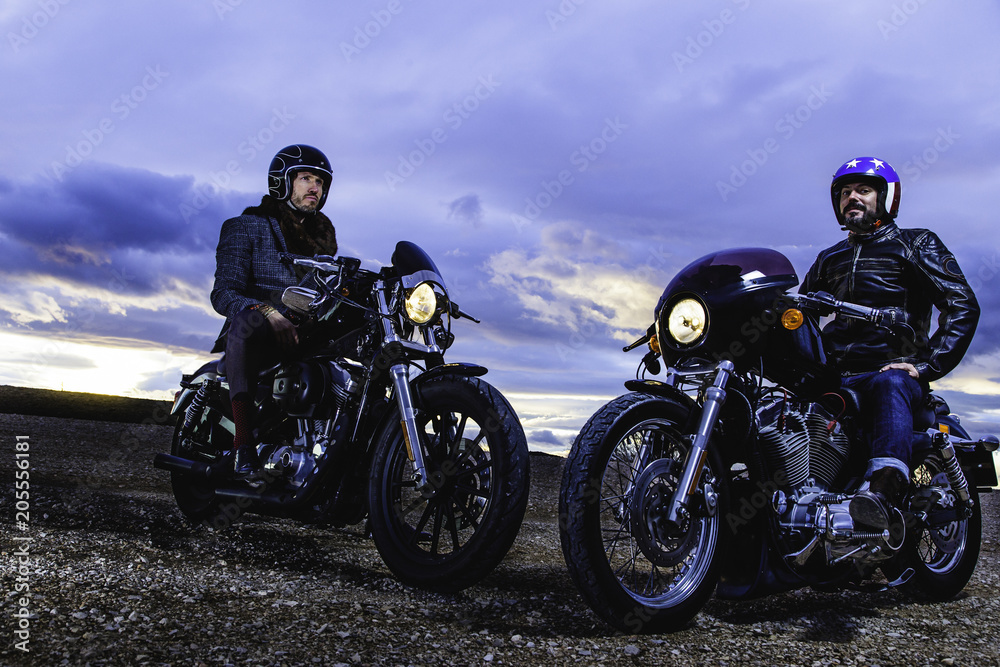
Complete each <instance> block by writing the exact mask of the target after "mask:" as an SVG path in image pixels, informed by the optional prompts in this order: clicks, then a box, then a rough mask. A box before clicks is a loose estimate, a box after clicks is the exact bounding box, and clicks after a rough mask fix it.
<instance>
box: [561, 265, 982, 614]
mask: <svg viewBox="0 0 1000 667" xmlns="http://www.w3.org/2000/svg"><path fill="white" fill-rule="evenodd" d="M798 282H799V281H798V278H797V276H796V275H795V271H794V269H793V268H792V265H791V263H790V262H789V261H788V260H787V259H786V258H785V257H784V256H783V255H781V254H780V253H778V252H776V251H773V250H769V249H738V250H728V251H722V252H717V253H713V254H710V255H708V256H706V257H703V258H701V259H699V260H697V261H695V262H693V263H692V264H690V265H689V266H687V267H686V268H684V269H683V270H682V271H681V272H680V273H679V274H678V275H677V276H676V277H675V278H674V279H673V280H672V281H671V282H670V284H669V285H668V286H667V288H666V290H665V291H664V293H663V296H662V297H661V299H660V301H659V303H658V304H657V307H656V311H655V314H654V316H655V322H654V324H653V325H651V326H650V327H649V329H648V330H647V332H646V334H645V335H644V336H642V337H641V338H640V339H639V340H637V341H635V342H634V343H633V344H631V345H629V346H627V347H626V348H625V351H628V350H631V349H635V348H637V347H639V346H641V345H645V344H648V346H649V351H648V352H647V354H646V355H645V357H644V359H643V361H642V363H641V364H640V367H639V368H640V371H639V373H637V379H635V380H632V381H629V382H626V383H625V386H626V388H627V389H629V390H630V393H627V394H625V395H623V396H621V397H619V398H617V399H615V400H613V401H611V402H610V403H608V404H607V405H605V406H604V407H602V408H601V409H600V410H598V411H597V413H596V414H594V415H593V416H592V417H591V419H590V420H589V421H588V422H587V424H586V425H585V426H584V428H583V429H582V431H581V432H580V434H579V436H578V437H577V439H576V441H575V442H574V444H573V447H572V450H571V452H570V454H569V457H568V459H567V462H566V466H565V471H564V477H563V481H562V490H561V496H560V519H561V521H560V532H561V542H562V549H563V554H564V556H565V559H566V563H567V565H568V567H569V571H570V574H571V576H572V579H573V581H574V582H575V583H576V585H577V586H578V588H579V589H580V591H581V593H582V595H583V597H584V599H585V600H586V602H587V603H588V604H589V605H590V607H591V608H592V609H593V610H594V611H595V612H596V613H597V614H598V615H599V616H600V617H601V618H602V619H604V620H605V621H606V622H608V623H609V624H611V625H612V626H614V627H616V628H618V629H620V630H623V631H625V632H629V633H645V632H663V631H672V630H675V629H678V628H680V627H682V626H683V625H685V624H686V623H687V622H688V621H689V620H690V619H691V618H692V617H694V616H695V615H696V614H697V613H698V612H699V610H700V609H701V608H702V607H703V606H704V604H705V603H706V601H707V600H708V599H709V597H710V596H711V595H712V594H713V592H715V594H716V596H717V597H718V598H723V599H737V600H739V599H749V598H754V597H759V596H763V595H768V594H772V593H778V592H782V591H788V590H792V589H797V588H802V587H813V588H817V589H824V590H827V589H831V588H833V589H842V588H862V589H865V590H868V589H872V588H876V589H881V588H888V587H894V586H903V587H904V589H908V590H909V591H911V592H913V593H915V594H917V595H918V596H922V597H925V598H929V599H933V600H946V599H950V598H952V597H954V596H955V595H957V594H958V593H959V592H960V591H961V590H962V589H963V588H964V587H965V585H966V583H967V582H968V581H969V579H970V577H971V576H972V573H973V570H974V569H975V567H976V563H977V560H978V557H979V549H980V539H981V536H982V515H981V511H980V504H979V494H980V493H983V492H987V491H990V490H991V489H992V488H993V487H995V486H996V485H997V475H996V468H995V464H994V460H993V455H992V452H993V451H995V450H996V448H997V438H996V437H994V436H986V437H984V438H981V439H978V440H974V439H973V438H971V437H970V436H969V434H968V433H967V432H966V431H965V430H964V429H963V428H962V426H961V425H960V424H959V420H958V418H957V417H955V416H953V415H951V414H949V410H948V408H947V406H946V404H945V403H944V401H943V400H942V399H940V398H939V397H937V396H935V395H933V394H931V396H930V398H929V399H928V401H927V403H926V404H925V405H923V406H922V408H921V410H920V414H917V415H915V429H916V431H915V432H914V436H913V454H912V460H911V462H910V465H911V475H910V484H909V488H908V490H907V492H906V495H905V500H904V502H903V505H902V507H901V508H899V510H898V516H896V517H894V519H896V520H895V521H894V522H893V523H892V524H891V527H892V529H891V530H884V531H875V530H871V529H866V527H864V526H855V525H854V522H853V521H852V518H851V515H850V512H849V509H848V508H849V504H850V502H851V499H852V497H853V496H854V494H855V493H856V492H857V491H858V489H859V487H860V486H861V484H862V482H863V476H864V473H865V469H866V464H867V461H868V458H869V453H868V449H867V446H866V445H865V444H864V442H863V441H862V440H861V438H860V424H859V410H860V406H859V404H858V397H857V396H856V395H855V394H854V393H853V392H852V391H850V390H848V389H844V388H841V387H840V379H839V376H838V375H837V374H836V372H835V371H834V370H833V369H832V368H831V367H830V365H828V364H827V363H826V359H825V357H824V354H823V345H822V339H821V336H820V319H821V318H822V317H824V316H829V315H835V316H836V317H846V318H859V319H863V320H867V321H869V322H873V323H875V324H876V325H878V326H884V327H887V328H888V329H889V331H890V332H891V333H892V334H893V335H894V336H895V337H896V339H898V340H900V341H904V342H905V340H906V339H907V336H908V334H912V330H909V331H907V327H906V325H905V324H902V323H901V322H900V319H901V318H900V313H899V312H897V311H892V310H875V309H871V308H866V307H863V306H858V305H854V304H849V303H843V302H839V301H837V300H835V299H834V298H833V297H832V296H831V295H829V294H824V293H817V294H807V295H802V294H795V293H792V292H790V291H789V290H791V289H792V288H793V287H795V286H796V285H797V284H798ZM901 344H903V343H901ZM661 358H662V360H663V361H665V362H666V365H667V368H666V372H665V379H663V380H658V379H653V378H650V377H647V372H649V373H651V374H652V375H657V374H659V373H660V360H661ZM879 570H881V572H882V575H879V572H878V571H879Z"/></svg>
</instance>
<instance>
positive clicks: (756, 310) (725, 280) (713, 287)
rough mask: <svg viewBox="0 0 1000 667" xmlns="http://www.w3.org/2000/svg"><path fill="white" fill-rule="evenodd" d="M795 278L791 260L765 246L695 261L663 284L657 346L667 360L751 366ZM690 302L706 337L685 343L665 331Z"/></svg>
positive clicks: (657, 307)
mask: <svg viewBox="0 0 1000 667" xmlns="http://www.w3.org/2000/svg"><path fill="white" fill-rule="evenodd" d="M798 282H799V280H798V277H797V276H796V274H795V269H794V267H793V266H792V264H791V262H789V261H788V259H787V258H786V257H785V256H784V255H782V254H781V253H779V252H777V251H775V250H771V249H769V248H737V249H732V250H722V251H719V252H714V253H711V254H709V255H705V256H704V257H702V258H700V259H698V260H695V261H694V262H692V263H691V264H689V265H688V266H686V267H685V268H683V269H682V270H681V271H680V272H678V274H677V275H676V276H675V277H674V279H673V280H671V281H670V283H669V284H668V285H667V288H666V289H665V290H664V291H663V295H662V296H661V297H660V300H659V302H658V303H657V305H656V312H655V317H656V321H657V331H658V336H659V340H660V347H661V349H662V350H663V353H664V357H665V358H666V359H667V361H668V362H672V361H673V360H676V359H679V358H683V357H686V356H697V357H702V358H706V359H731V360H733V361H734V362H736V363H737V366H741V365H744V366H745V365H748V364H755V362H756V360H757V359H758V358H759V356H760V349H761V345H762V343H763V339H764V338H765V333H766V332H767V330H768V329H769V328H770V326H771V325H773V324H774V322H775V320H774V319H772V318H773V316H774V311H775V309H776V307H777V305H778V303H779V302H780V300H781V296H782V295H783V294H784V293H785V292H787V291H788V290H790V289H791V288H793V287H795V286H796V285H797V284H798ZM686 298H693V299H695V300H696V301H698V302H700V303H701V304H702V305H703V306H704V309H705V311H706V315H707V318H706V319H707V326H706V334H705V335H704V336H703V337H702V338H701V339H699V340H697V341H695V342H694V343H692V344H690V345H682V344H679V343H678V342H677V341H676V340H674V339H673V338H672V337H671V336H670V335H669V334H668V333H667V323H666V321H665V319H666V317H667V315H668V314H669V312H670V310H671V309H672V307H673V306H674V304H676V303H677V302H679V301H681V300H683V299H686Z"/></svg>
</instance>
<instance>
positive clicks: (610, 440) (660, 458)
mask: <svg viewBox="0 0 1000 667" xmlns="http://www.w3.org/2000/svg"><path fill="white" fill-rule="evenodd" d="M688 417H689V410H688V408H686V407H684V406H681V405H678V404H677V403H675V402H672V401H668V400H665V399H661V398H656V397H653V396H649V395H645V394H627V395H625V396H622V397H620V398H618V399H616V400H614V401H612V402H611V403H608V404H607V405H605V406H604V407H603V408H601V410H599V411H598V412H597V413H596V414H595V415H594V416H593V417H591V419H590V421H589V422H588V423H587V425H586V426H584V428H583V430H582V431H581V432H580V435H579V436H578V437H577V440H576V442H575V443H574V445H573V449H572V451H571V452H570V456H569V459H568V460H567V462H566V469H565V472H564V475H563V486H562V494H561V498H560V517H561V519H562V521H561V522H560V526H561V531H560V537H561V540H562V548H563V555H564V557H565V559H566V564H567V566H568V567H569V570H570V574H571V576H572V578H573V580H574V582H575V583H576V585H577V586H578V587H579V589H580V592H581V593H582V594H583V597H584V599H585V600H586V601H587V603H588V604H589V605H590V607H591V608H592V609H593V610H594V611H595V612H597V614H598V615H599V616H601V617H602V618H603V619H604V620H605V621H607V622H608V623H610V624H611V625H613V626H615V627H616V628H618V629H620V630H622V631H624V632H629V633H647V632H664V631H672V630H676V629H678V628H680V627H682V626H683V625H684V624H686V623H687V622H688V621H689V620H690V619H691V618H692V617H693V616H694V615H695V614H697V613H698V611H699V610H700V609H701V608H702V606H703V605H704V604H705V602H706V601H707V600H708V598H709V597H710V596H711V595H712V592H713V591H714V590H715V585H716V583H717V582H718V578H719V568H720V567H721V564H722V551H723V543H724V541H725V530H724V526H723V524H722V521H723V517H724V516H725V513H726V511H727V508H728V487H727V484H726V480H725V477H724V475H723V474H722V470H721V464H720V463H719V462H718V460H717V457H714V456H709V457H708V458H707V460H706V462H705V464H704V466H703V469H702V471H701V476H700V482H699V485H698V487H697V490H696V492H695V494H694V496H692V498H691V499H690V502H689V504H688V507H687V511H686V512H683V513H682V515H681V516H680V517H679V518H678V520H677V521H670V520H669V517H668V509H669V503H670V499H671V498H672V497H673V494H674V491H675V490H676V489H677V485H678V482H679V479H680V476H681V474H682V470H683V464H684V460H685V457H686V455H687V451H688V449H689V447H690V445H689V441H688V440H687V439H686V438H685V437H684V436H683V433H684V432H685V430H686V429H685V427H686V426H687V422H688Z"/></svg>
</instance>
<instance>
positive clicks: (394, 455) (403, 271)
mask: <svg viewBox="0 0 1000 667" xmlns="http://www.w3.org/2000/svg"><path fill="white" fill-rule="evenodd" d="M285 260H286V261H290V262H293V263H294V264H296V265H298V266H301V267H305V268H306V269H307V270H308V274H307V275H306V277H305V278H304V279H303V281H302V283H301V284H300V285H299V286H296V287H291V288H288V289H287V290H286V291H285V293H284V295H283V297H282V301H283V303H284V305H285V312H286V313H287V315H288V317H289V318H290V319H292V320H293V321H294V322H296V324H297V327H298V332H299V340H300V343H299V345H298V346H297V349H296V352H295V353H294V356H290V357H287V358H285V359H283V360H282V361H280V362H279V363H276V364H275V365H274V366H273V367H271V368H268V369H266V370H264V371H263V372H261V373H260V377H259V380H258V385H257V395H256V400H255V404H256V410H257V414H256V418H255V435H256V436H257V437H256V440H257V442H259V443H260V444H259V445H258V447H257V450H258V454H259V457H260V460H261V461H262V462H263V471H262V477H263V482H264V484H263V487H262V488H255V487H258V486H260V485H258V484H255V485H252V486H251V485H248V484H247V483H246V481H241V480H239V479H236V478H234V476H233V461H232V452H231V450H232V442H233V433H234V426H233V421H232V413H231V409H232V408H231V404H230V401H229V390H228V383H227V380H226V368H225V357H224V356H223V357H222V358H221V359H217V360H214V361H211V362H209V363H207V364H205V365H204V366H202V367H201V368H200V369H199V370H198V371H197V372H195V373H194V374H192V375H186V376H185V377H184V378H183V380H182V382H181V390H180V391H179V392H178V393H177V397H176V400H175V402H174V406H173V414H175V415H177V425H176V430H175V433H174V439H173V445H172V448H171V452H170V454H159V455H157V457H156V459H155V461H154V465H155V466H156V467H158V468H161V469H164V470H168V471H170V473H171V482H172V486H173V491H174V496H175V498H176V500H177V504H178V506H179V507H180V510H181V512H182V513H183V514H184V515H186V517H187V518H188V519H190V520H191V521H193V522H196V523H199V524H207V525H209V526H212V527H216V528H222V527H225V526H227V525H229V524H230V523H231V522H232V521H233V520H235V519H236V518H238V517H239V516H240V515H241V514H242V513H244V512H252V513H257V514H262V515H269V516H275V517H289V518H292V519H297V520H300V521H303V522H311V523H321V524H328V525H332V526H337V527H340V526H344V525H348V524H359V523H361V522H363V521H365V519H366V518H367V522H368V529H369V530H370V531H371V535H372V537H373V539H374V541H375V544H376V546H377V547H378V550H379V553H380V554H381V556H382V558H383V560H384V561H385V563H386V565H388V567H389V568H390V569H391V570H392V572H393V573H394V574H395V575H396V576H397V577H398V578H399V579H401V580H402V581H403V582H405V583H407V584H409V585H413V586H417V587H421V588H425V589H429V590H434V591H440V592H449V591H457V590H461V589H463V588H465V587H468V586H470V585H472V584H474V583H476V582H477V581H479V580H481V579H482V578H483V577H485V576H486V575H487V574H489V573H490V572H491V571H492V570H493V569H494V568H495V567H496V565H497V564H498V563H499V562H500V561H501V560H502V559H503V557H504V556H505V555H506V553H507V551H508V550H509V549H510V546H511V544H512V543H513V541H514V538H515V537H516V535H517V532H518V530H519V528H520V524H521V521H522V519H523V516H524V511H525V508H526V506H527V497H528V451H527V443H526V441H525V437H524V432H523V430H522V428H521V425H520V422H519V421H518V418H517V415H516V414H515V412H514V409H513V408H512V407H511V405H510V404H509V403H508V402H507V400H506V399H505V398H504V397H503V395H501V393H500V392H499V391H497V390H496V389H495V388H494V387H492V386H491V385H490V384H488V383H487V382H485V381H484V380H483V379H481V376H482V375H484V374H485V373H486V372H487V369H486V368H484V367H482V366H477V365H472V364H465V363H445V361H444V353H445V350H447V348H448V347H449V346H450V345H451V344H452V342H453V341H454V334H453V333H452V332H451V322H452V320H453V319H458V318H463V317H464V318H467V319H470V320H473V321H476V322H478V320H475V319H474V318H472V317H471V316H470V315H468V314H466V313H465V312H464V311H462V310H461V309H460V308H459V307H458V305H457V304H456V303H455V302H453V301H451V300H450V299H449V297H448V291H447V288H446V287H445V282H444V279H443V278H442V277H441V273H440V272H439V271H438V269H437V267H436V266H435V265H434V262H433V261H432V260H431V259H430V257H428V256H427V254H426V253H425V252H424V251H423V250H422V249H420V248H419V247H418V246H416V245H414V244H412V243H408V242H400V243H398V244H397V245H396V248H395V252H394V254H393V255H392V262H391V265H389V266H385V267H382V268H381V269H380V270H378V271H372V270H366V269H363V268H361V262H360V260H357V259H353V258H347V257H337V258H333V257H326V256H319V257H315V258H304V257H292V256H286V257H285Z"/></svg>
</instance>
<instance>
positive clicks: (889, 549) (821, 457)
mask: <svg viewBox="0 0 1000 667" xmlns="http://www.w3.org/2000/svg"><path fill="white" fill-rule="evenodd" d="M757 418H758V420H759V421H758V424H759V425H760V427H759V431H758V433H759V436H758V437H759V443H760V447H761V452H762V453H763V456H764V460H765V462H766V464H767V468H768V471H769V473H770V474H771V475H772V480H773V483H774V484H773V486H772V487H771V488H774V489H777V490H775V491H774V494H773V497H772V501H771V506H772V509H773V511H774V512H775V514H776V515H777V517H778V523H779V525H780V527H781V530H782V533H783V537H784V538H785V543H786V545H788V553H786V560H787V561H788V562H789V563H790V564H792V565H798V566H802V565H805V563H806V561H807V560H808V559H809V558H810V557H811V556H812V554H813V553H814V552H815V551H816V550H817V548H818V547H822V553H823V554H824V556H825V562H826V564H827V565H836V564H838V563H841V562H845V561H848V560H850V561H852V562H872V563H873V562H878V561H880V560H884V559H885V558H888V557H891V556H892V555H893V554H894V553H895V551H896V550H898V549H899V546H900V540H899V536H892V535H890V534H888V532H889V531H885V533H880V532H872V531H866V530H858V529H857V528H856V527H855V525H854V520H853V519H852V518H851V514H850V509H849V508H850V501H851V498H852V497H853V496H852V495H850V494H847V493H839V492H835V491H833V490H832V489H834V483H835V481H836V480H837V478H838V476H839V475H840V473H841V472H842V471H843V468H844V465H845V464H846V463H847V460H848V455H849V451H850V441H849V440H848V438H847V435H846V434H845V433H844V432H843V431H842V429H841V427H840V424H838V423H837V421H836V420H835V419H834V418H833V416H832V415H830V414H829V412H827V411H826V409H824V408H823V407H822V406H821V405H819V404H817V403H810V402H800V401H792V400H785V399H784V398H781V399H776V400H774V401H771V402H769V403H766V404H765V405H763V406H762V407H761V408H760V409H759V410H758V411H757Z"/></svg>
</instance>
